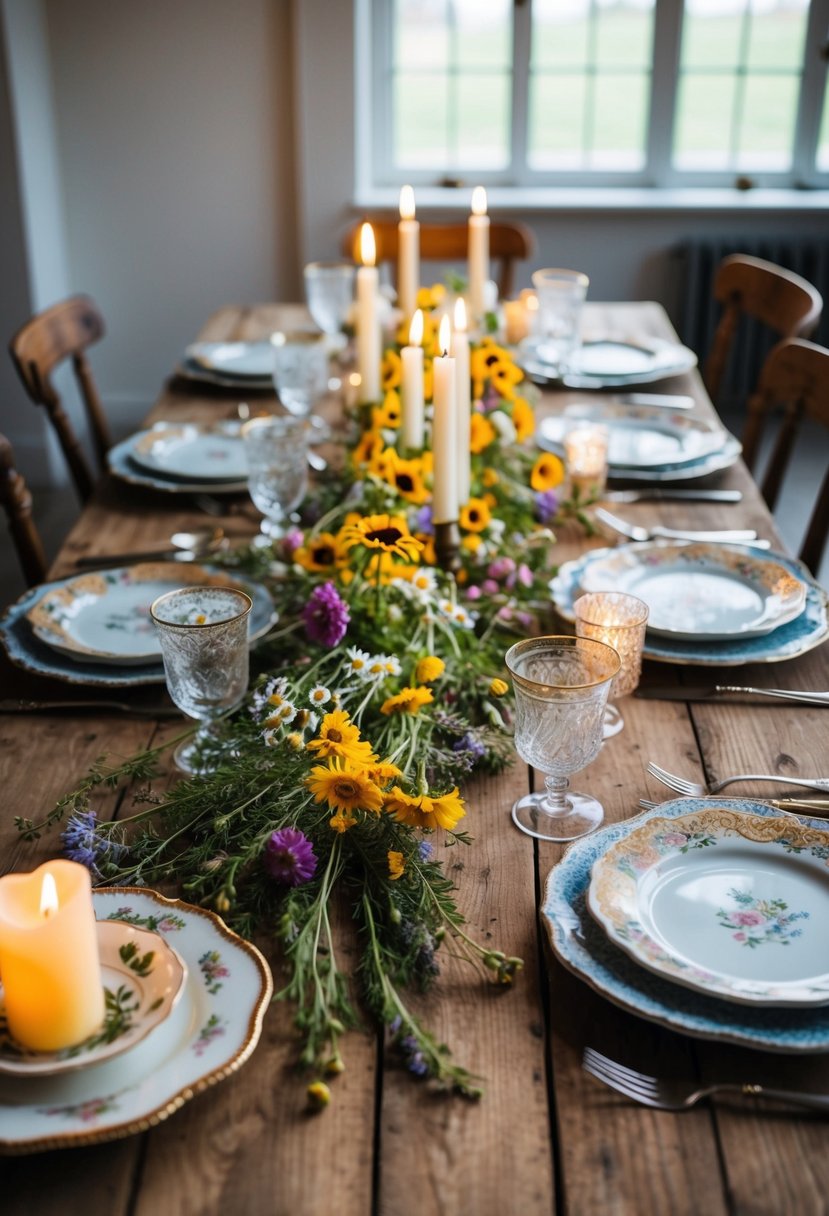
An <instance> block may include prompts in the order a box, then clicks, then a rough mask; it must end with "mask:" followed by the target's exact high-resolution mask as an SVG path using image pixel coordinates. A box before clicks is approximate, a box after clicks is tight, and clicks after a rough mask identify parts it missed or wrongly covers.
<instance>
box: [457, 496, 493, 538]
mask: <svg viewBox="0 0 829 1216" xmlns="http://www.w3.org/2000/svg"><path fill="white" fill-rule="evenodd" d="M491 518H492V512H491V511H490V509H489V505H488V504H487V503H486V502H485V501H484V499H483V498H470V500H469V502H467V503H465V504H464V506H462V507H461V513H460V525H461V527H462V528H463V529H464V530H465V531H466V532H483V530H484V528H485V527H486V526H487V524H488V523H489V521H490V519H491Z"/></svg>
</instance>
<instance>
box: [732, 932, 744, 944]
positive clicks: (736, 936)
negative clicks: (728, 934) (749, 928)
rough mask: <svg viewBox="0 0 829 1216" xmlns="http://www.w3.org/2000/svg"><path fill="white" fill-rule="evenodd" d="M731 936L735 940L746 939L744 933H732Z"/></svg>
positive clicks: (742, 940) (741, 940)
mask: <svg viewBox="0 0 829 1216" xmlns="http://www.w3.org/2000/svg"><path fill="white" fill-rule="evenodd" d="M732 937H733V938H734V941H735V942H744V941H745V940H746V935H745V933H733V934H732Z"/></svg>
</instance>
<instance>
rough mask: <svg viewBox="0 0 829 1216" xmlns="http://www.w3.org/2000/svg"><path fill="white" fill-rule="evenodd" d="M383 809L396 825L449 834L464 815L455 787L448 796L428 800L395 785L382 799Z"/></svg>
mask: <svg viewBox="0 0 829 1216" xmlns="http://www.w3.org/2000/svg"><path fill="white" fill-rule="evenodd" d="M383 809H384V810H385V811H387V812H388V814H390V815H393V816H394V818H395V819H396V820H397V821H398V823H408V824H410V825H411V826H412V827H415V828H431V829H432V830H434V829H435V828H445V829H446V830H447V831H449V832H451V831H454V829H455V827H456V826H457V824H458V821H459V820H460V819H463V817H464V815H465V814H466V811H465V810H464V805H463V799H462V798H461V796H460V791H459V790H458V787H457V786H455V788H454V789H453V790H452V791H451V793H449V794H443V795H441V797H439V798H430V797H429V796H428V795H426V794H423V795H421V796H420V797H416V796H413V795H412V794H406V793H404V791H403V790H401V789H400V787H399V786H397V785H396V786H394V788H393V789H392V790H391V791H390V793H388V794H386V796H385V798H384V799H383Z"/></svg>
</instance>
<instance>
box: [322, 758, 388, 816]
mask: <svg viewBox="0 0 829 1216" xmlns="http://www.w3.org/2000/svg"><path fill="white" fill-rule="evenodd" d="M305 784H306V785H307V786H308V788H309V790H310V791H311V793H312V794H313V795H314V802H327V803H328V805H329V807H330V808H331V810H332V811H370V812H371V813H372V814H375V815H376V814H377V813H378V812H379V811H380V809H381V808H382V806H383V794H382V791H381V789H380V787H379V786H378V785H375V784H374V782H373V781H372V780H371V778H370V777H369V776H368V774H367V773H366V771H365V769H363V768H358V767H357V766H356V765H354V764H349V762H348V761H347V760H341V759H339V758H338V757H332V758H331V759H330V760H329V761H328V764H327V765H322V764H317V765H315V766H314V768H312V769H311V772H310V773H309V775H308V776H307V777H306V778H305Z"/></svg>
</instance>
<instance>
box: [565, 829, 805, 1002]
mask: <svg viewBox="0 0 829 1216" xmlns="http://www.w3.org/2000/svg"><path fill="white" fill-rule="evenodd" d="M827 860H829V831H827V830H826V829H818V828H813V827H805V826H804V825H802V824H801V823H799V822H798V821H797V820H796V819H793V818H789V817H786V818H783V817H781V818H775V819H769V818H765V817H762V816H759V815H743V814H740V813H738V812H736V811H733V810H730V809H726V808H723V807H718V806H716V805H715V806H711V807H709V808H706V809H704V810H700V811H696V812H694V813H693V814H689V815H683V816H680V817H679V818H670V819H663V818H659V817H656V818H654V819H650V820H649V821H648V822H647V823H645V824H643V825H642V826H641V827H639V828H637V829H636V830H635V831H634V832H631V833H630V835H629V836H627V837H626V838H625V839H624V840H620V841H618V842H617V843H616V844H614V845H612V846H611V847H610V848H609V849H608V851H607V852H606V853H605V855H604V857H602V858H601V859H600V860H598V861H597V862H596V863H595V864H594V866H593V872H592V876H591V880H590V888H589V892H588V906H589V908H590V911H591V913H592V914H593V916H595V917H596V919H597V920H598V921H599V923H600V924H601V926H602V928H603V929H604V930H605V932H606V933H607V934H608V936H609V937H610V939H611V941H613V942H614V943H615V944H616V945H617V946H619V947H620V948H621V949H622V950H624V951H625V952H626V953H627V954H629V955H630V956H631V958H633V959H634V960H635V961H636V962H637V963H639V964H640V965H641V966H643V967H647V969H648V970H649V971H655V972H656V973H657V974H658V975H662V976H665V977H666V978H668V979H670V980H673V981H674V982H675V983H678V984H683V985H685V986H686V987H688V988H695V989H697V990H699V991H701V992H705V993H708V994H709V995H715V996H719V997H721V998H723V999H725V1000H728V1001H736V1002H737V1003H739V1004H753V1005H797V1006H810V1005H826V1004H829V937H827V935H826V932H825V926H826V924H827V923H829V868H827Z"/></svg>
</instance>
